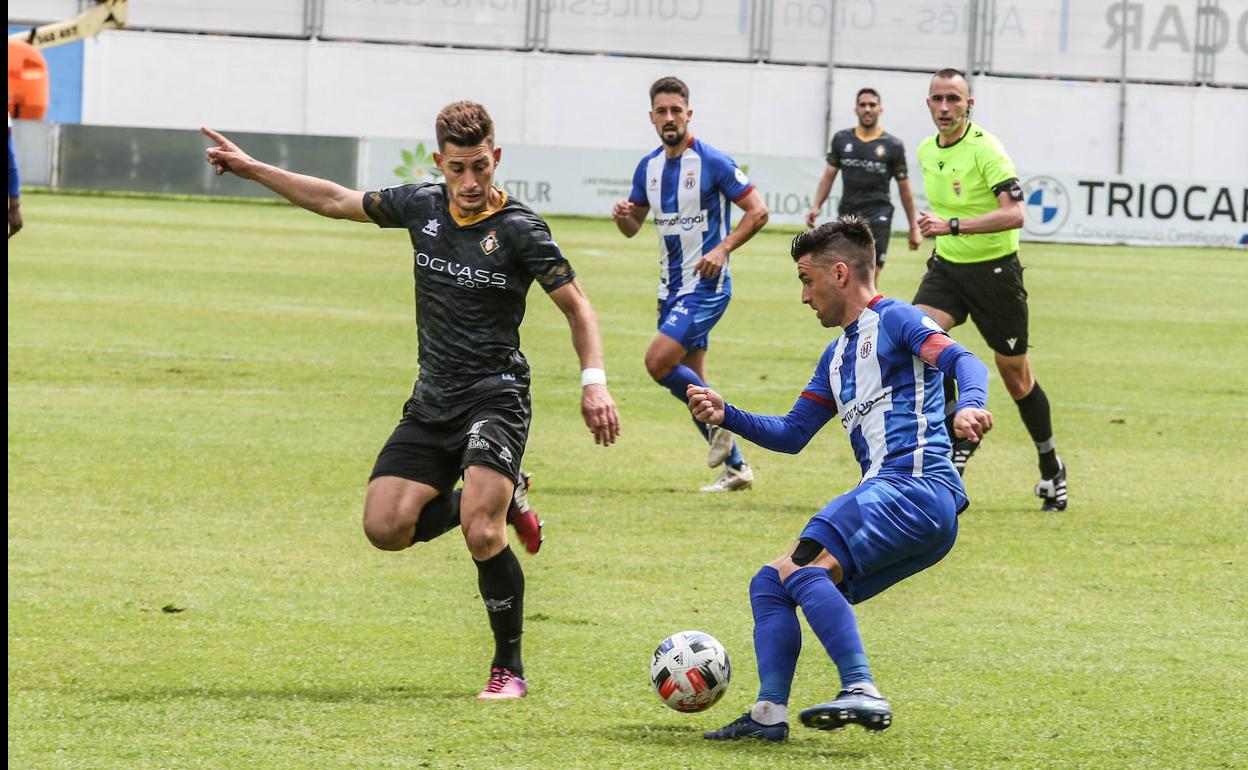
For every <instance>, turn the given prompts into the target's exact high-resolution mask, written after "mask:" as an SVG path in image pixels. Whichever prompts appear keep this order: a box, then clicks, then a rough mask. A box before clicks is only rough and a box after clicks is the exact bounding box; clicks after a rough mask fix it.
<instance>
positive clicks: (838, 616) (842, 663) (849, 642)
mask: <svg viewBox="0 0 1248 770" xmlns="http://www.w3.org/2000/svg"><path fill="white" fill-rule="evenodd" d="M784 589H785V591H786V592H788V595H789V597H790V598H791V599H792V600H793V601H794V602H796V603H797V604H798V606H800V607H801V608H802V613H803V614H805V615H806V622H807V623H809V624H810V628H811V630H813V631H814V632H815V636H817V637H819V641H820V642H822V643H823V648H824V649H825V650H827V651H828V655H829V656H831V658H832V661H833V662H834V663H836V669H837V671H839V672H840V674H841V689H843V690H848V689H849V688H850V687H852V686H853V685H855V684H859V683H861V682H874V680H873V679H872V678H871V667H870V666H868V665H867V653H866V650H864V649H863V647H862V637H861V636H859V635H858V620H857V619H856V618H855V617H854V610H853V608H851V607H850V606H849V602H848V601H847V600H846V599H845V597H844V595H842V594H841V591H840V589H838V588H837V587H836V584H834V583H833V582H832V577H831V576H830V575H829V574H828V571H827V570H826V569H823V568H821V567H803V568H801V569H799V570H798V571H796V572H794V573H793V574H792V575H789V578H788V580H786V581H784Z"/></svg>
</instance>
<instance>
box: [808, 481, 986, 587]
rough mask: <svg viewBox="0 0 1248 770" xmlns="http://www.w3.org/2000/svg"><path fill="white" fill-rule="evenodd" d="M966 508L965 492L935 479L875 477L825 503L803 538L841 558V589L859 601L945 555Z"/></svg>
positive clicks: (954, 537) (812, 519) (811, 521)
mask: <svg viewBox="0 0 1248 770" xmlns="http://www.w3.org/2000/svg"><path fill="white" fill-rule="evenodd" d="M965 507H966V497H965V496H964V495H960V494H959V493H957V492H955V491H954V490H953V489H951V488H950V487H949V486H947V485H946V484H943V483H941V482H939V481H937V480H935V479H932V478H914V477H912V476H876V477H873V478H870V479H867V480H865V481H863V482H862V483H861V484H859V485H858V486H856V487H854V488H853V489H851V490H850V491H848V492H846V493H845V494H843V495H841V496H840V497H838V498H836V499H835V500H833V501H832V502H830V503H828V504H827V505H826V506H824V508H823V510H821V511H819V513H816V514H815V515H814V517H812V518H811V520H810V521H809V522H808V523H807V524H806V528H805V529H804V530H802V534H801V537H803V538H808V539H810V540H814V541H815V542H817V543H819V544H820V545H822V546H823V547H824V548H826V549H827V550H828V552H829V553H831V554H832V555H833V556H835V557H837V561H839V562H841V566H842V567H843V568H844V572H845V579H844V581H842V583H841V584H840V586H839V588H840V589H841V593H843V594H844V595H845V598H846V599H848V600H849V603H850V604H857V603H858V602H861V601H865V600H867V599H870V598H871V597H872V596H875V595H876V594H878V593H880V592H881V591H883V590H884V589H886V588H888V587H889V586H891V585H893V584H894V583H897V582H899V581H901V580H904V579H905V578H908V577H910V576H911V575H913V574H915V573H916V572H920V571H922V570H925V569H927V568H928V567H930V566H932V565H933V564H935V563H936V562H938V561H940V560H941V559H943V558H944V556H945V554H947V553H949V550H950V549H951V548H953V541H954V540H956V539H957V537H958V512H959V511H961V510H962V509H963V508H965Z"/></svg>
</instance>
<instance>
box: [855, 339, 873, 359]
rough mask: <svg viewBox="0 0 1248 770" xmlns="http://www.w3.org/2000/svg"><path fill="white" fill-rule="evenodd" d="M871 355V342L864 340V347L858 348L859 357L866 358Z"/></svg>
mask: <svg viewBox="0 0 1248 770" xmlns="http://www.w3.org/2000/svg"><path fill="white" fill-rule="evenodd" d="M869 355H871V340H863V341H862V345H860V346H859V347H858V357H859V358H866V357H867V356H869Z"/></svg>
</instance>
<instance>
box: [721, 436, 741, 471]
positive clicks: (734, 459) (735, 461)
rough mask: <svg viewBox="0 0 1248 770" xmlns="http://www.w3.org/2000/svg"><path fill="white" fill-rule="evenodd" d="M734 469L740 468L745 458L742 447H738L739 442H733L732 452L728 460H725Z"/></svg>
mask: <svg viewBox="0 0 1248 770" xmlns="http://www.w3.org/2000/svg"><path fill="white" fill-rule="evenodd" d="M724 462H726V463H728V464H729V465H731V466H732V467H734V468H740V467H741V465H742V463H744V462H745V458H744V457H743V456H742V455H741V447H739V446H737V442H736V441H735V440H734V441H733V442H732V451H731V452H729V453H728V459H726V460H724Z"/></svg>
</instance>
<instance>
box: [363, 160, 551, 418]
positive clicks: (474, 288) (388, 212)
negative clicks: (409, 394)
mask: <svg viewBox="0 0 1248 770" xmlns="http://www.w3.org/2000/svg"><path fill="white" fill-rule="evenodd" d="M500 192H501V191H500ZM503 195H504V200H503V206H502V208H501V209H499V210H497V211H495V212H493V213H491V214H490V215H488V216H486V217H484V218H482V219H480V220H476V219H472V220H469V223H468V224H462V225H461V224H459V223H457V222H456V221H455V219H454V217H452V216H451V211H450V206H449V204H448V202H447V192H446V185H445V183H437V184H433V183H425V184H409V185H401V186H398V187H388V188H386V189H384V190H379V191H376V192H367V193H365V194H364V211H365V212H366V213H367V214H368V216H369V217H371V218H372V220H373V221H374V222H376V223H377V225H378V226H380V227H403V228H407V231H408V233H409V234H410V235H411V239H412V252H413V261H414V266H413V270H412V272H413V274H414V275H415V278H416V331H417V343H418V345H419V349H418V360H419V363H420V382H418V384H417V390H418V392H420V393H423V394H424V397H425V398H426V399H429V398H432V399H433V400H435V401H437V400H440V397H444V398H446V399H454V398H455V397H456V394H458V393H462V392H464V391H465V390H466V389H468V388H469V387H470V386H471V385H472V384H473V383H476V382H478V381H480V380H481V379H483V378H486V377H491V376H498V375H502V379H503V380H504V381H508V382H511V381H514V382H516V383H517V384H518V385H527V384H528V381H529V364H528V362H527V361H526V360H525V358H524V355H523V354H522V353H521V352H520V322H521V321H523V320H524V310H525V296H526V295H527V294H528V291H529V285H530V284H532V283H533V281H534V280H536V281H537V282H538V283H539V284H541V286H542V288H543V289H545V290H546V291H547V292H551V291H554V290H555V289H558V288H559V287H560V286H563V285H565V284H567V283H570V282H571V281H572V279H573V278H575V277H576V274H575V273H574V272H573V270H572V266H571V265H569V264H568V261H567V260H566V259H564V256H563V254H562V252H560V250H559V246H558V245H556V243H555V242H554V240H553V239H552V238H551V235H550V228H549V227H547V225H546V222H545V221H543V220H542V218H541V217H539V216H538V215H537V214H535V213H534V212H533V210H532V209H530V208H529V207H528V206H525V205H524V204H523V203H520V202H519V201H516V200H515V199H513V198H510V197H507V196H506V194H505V193H504V194H503Z"/></svg>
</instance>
